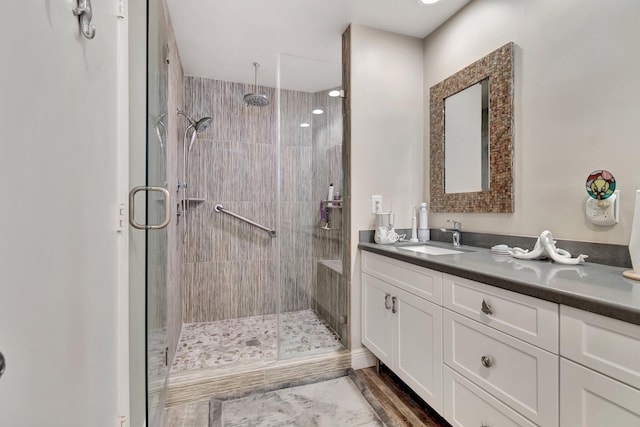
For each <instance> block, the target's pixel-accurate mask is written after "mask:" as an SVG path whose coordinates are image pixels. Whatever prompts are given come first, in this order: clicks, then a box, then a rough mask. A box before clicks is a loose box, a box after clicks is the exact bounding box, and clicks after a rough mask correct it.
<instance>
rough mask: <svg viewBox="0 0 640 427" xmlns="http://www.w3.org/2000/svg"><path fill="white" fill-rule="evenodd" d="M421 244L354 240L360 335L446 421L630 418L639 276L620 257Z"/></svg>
mask: <svg viewBox="0 0 640 427" xmlns="http://www.w3.org/2000/svg"><path fill="white" fill-rule="evenodd" d="M429 246H432V247H436V248H440V249H441V250H435V251H430V250H427V251H426V253H425V252H419V251H415V250H408V249H407V248H403V247H402V246H401V245H376V244H373V243H360V245H359V249H360V250H361V263H362V343H363V345H364V346H365V347H367V348H368V349H369V350H370V351H371V352H372V353H373V354H374V355H375V356H376V357H377V358H378V359H379V360H380V361H381V362H383V363H384V364H386V365H387V366H388V367H389V368H390V369H391V370H392V371H393V372H394V373H395V374H396V375H397V376H398V377H399V378H401V379H402V380H403V381H404V382H405V383H406V384H407V385H408V386H409V387H411V388H412V389H413V391H414V392H415V393H416V394H418V395H419V396H420V397H421V398H422V399H424V400H425V402H427V403H428V404H429V405H430V406H431V407H432V408H433V409H434V410H436V411H437V412H438V413H439V414H441V415H442V416H443V417H444V418H445V419H446V420H447V421H448V422H449V423H451V424H452V425H454V426H464V427H472V426H473V427H480V426H487V427H489V426H491V427H495V426H536V425H537V426H550V427H554V426H562V427H565V426H566V427H570V426H571V427H572V426H593V427H596V426H609V425H611V426H613V425H615V426H640V284H637V283H635V282H632V281H630V280H627V279H624V278H623V277H622V275H621V272H622V271H623V270H624V269H623V268H618V267H609V266H605V265H598V264H589V263H587V264H585V265H578V266H573V265H572V266H569V265H559V264H554V263H551V262H545V261H529V260H518V259H514V258H512V257H510V256H503V255H495V254H492V253H491V252H490V251H489V250H488V249H484V248H474V247H462V248H460V249H459V251H453V253H451V252H447V251H448V250H451V249H458V248H452V246H451V245H446V244H438V243H435V242H434V243H433V244H430V245H429ZM430 252H431V253H430Z"/></svg>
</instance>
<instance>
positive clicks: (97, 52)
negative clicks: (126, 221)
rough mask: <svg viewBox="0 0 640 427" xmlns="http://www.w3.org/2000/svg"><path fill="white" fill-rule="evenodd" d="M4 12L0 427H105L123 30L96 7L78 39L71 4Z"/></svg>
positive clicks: (111, 380)
mask: <svg viewBox="0 0 640 427" xmlns="http://www.w3.org/2000/svg"><path fill="white" fill-rule="evenodd" d="M4 5H5V7H6V8H5V12H3V13H2V14H0V29H1V30H0V31H1V34H2V37H0V50H1V51H2V53H3V64H4V67H3V69H2V72H1V73H0V75H1V78H0V94H1V97H2V102H0V127H1V128H2V129H3V133H2V141H1V142H0V147H2V154H1V155H0V181H1V182H2V183H3V184H4V186H3V204H2V209H0V223H1V224H2V225H3V229H2V237H1V238H0V271H1V272H2V279H1V284H0V351H2V352H3V353H4V356H5V357H6V359H7V370H6V372H5V373H4V375H3V376H2V378H0V425H2V426H29V427H30V426H48V427H63V426H64V427H68V426H73V427H76V426H92V427H113V426H115V425H116V421H117V416H118V415H119V414H120V412H119V410H118V409H119V408H118V398H119V386H120V384H119V380H120V379H121V377H120V376H119V373H120V371H119V369H120V368H121V367H120V366H119V365H118V364H119V362H120V359H119V353H118V352H119V351H120V347H119V345H120V343H119V342H118V338H119V332H120V331H119V329H118V327H119V326H121V320H122V319H118V314H119V313H120V311H119V308H120V307H118V303H119V301H120V300H119V297H120V295H119V290H120V289H122V286H121V285H122V283H119V280H120V279H121V276H120V275H119V267H120V265H119V261H120V255H121V253H120V252H119V251H120V250H121V249H122V244H121V243H122V240H123V238H122V235H121V234H119V233H118V232H117V231H116V212H117V211H116V207H117V205H118V203H119V202H120V201H121V200H120V198H119V195H120V190H121V188H120V187H121V186H122V185H123V182H125V181H126V173H125V174H124V176H123V174H122V173H121V172H122V167H123V165H121V164H119V162H120V161H121V157H122V156H121V155H122V153H121V152H120V151H119V150H120V149H121V148H122V146H123V143H124V144H125V145H126V141H122V140H121V139H120V137H121V136H122V135H121V131H122V126H125V124H123V123H121V122H120V119H121V117H119V114H118V109H119V107H120V105H119V104H118V102H119V101H120V99H119V95H120V93H119V88H121V86H120V84H121V83H122V81H121V80H120V78H119V77H118V66H120V65H121V64H122V63H121V59H122V58H121V57H119V54H120V51H119V48H120V46H119V44H118V42H119V40H118V32H119V31H120V30H121V28H120V21H119V20H118V18H117V17H116V16H115V8H114V7H113V4H107V3H105V2H94V13H93V24H94V25H95V26H96V28H97V31H96V37H95V38H94V39H92V40H87V39H85V38H84V37H82V36H81V35H80V34H79V31H78V20H77V19H76V18H74V17H73V15H72V14H71V7H72V5H71V2H67V1H62V2H11V4H9V3H8V2H5V3H4ZM8 8H10V9H11V12H12V13H8ZM21 17H28V19H24V18H22V19H21ZM25 22H28V28H26V27H25Z"/></svg>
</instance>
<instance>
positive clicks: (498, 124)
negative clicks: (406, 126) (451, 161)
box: [427, 42, 514, 213]
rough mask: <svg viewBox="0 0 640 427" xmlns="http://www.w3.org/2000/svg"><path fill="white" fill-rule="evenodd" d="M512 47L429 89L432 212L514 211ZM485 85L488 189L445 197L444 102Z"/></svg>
mask: <svg viewBox="0 0 640 427" xmlns="http://www.w3.org/2000/svg"><path fill="white" fill-rule="evenodd" d="M513 51H514V44H513V42H510V43H507V44H505V45H504V46H502V47H500V48H499V49H496V50H495V51H493V52H491V53H490V54H488V55H487V56H485V57H483V58H481V59H479V60H478V61H476V62H474V63H473V64H471V65H469V66H467V67H465V68H464V69H462V70H460V71H458V72H457V73H455V74H453V75H452V76H450V77H448V78H446V79H445V80H443V81H442V82H440V83H438V84H436V85H434V86H432V87H431V90H430V124H431V140H430V155H431V167H430V183H427V185H429V188H430V193H431V197H430V200H431V211H432V212H476V213H479V212H493V213H512V212H513V198H514V196H513ZM486 79H488V80H489V123H488V131H489V189H488V190H487V191H476V192H467V193H445V168H444V165H445V108H444V106H445V99H446V98H447V97H449V96H451V95H454V94H456V93H458V92H460V91H462V90H464V89H466V88H468V87H470V86H472V85H475V84H477V83H479V82H482V81H483V80H486Z"/></svg>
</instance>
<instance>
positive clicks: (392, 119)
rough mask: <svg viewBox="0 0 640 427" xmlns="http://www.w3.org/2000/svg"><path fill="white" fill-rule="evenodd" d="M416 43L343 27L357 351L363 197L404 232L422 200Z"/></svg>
mask: <svg viewBox="0 0 640 427" xmlns="http://www.w3.org/2000/svg"><path fill="white" fill-rule="evenodd" d="M422 55H423V52H422V40H420V39H416V38H413V37H407V36H402V35H398V34H393V33H389V32H386V31H381V30H376V29H373V28H369V27H365V26H362V25H352V26H351V82H352V85H351V93H350V96H351V235H352V239H351V263H352V266H351V267H352V269H351V271H352V272H353V274H352V278H351V281H352V283H351V319H352V323H351V330H352V337H351V344H352V349H357V348H359V347H360V346H361V344H360V266H359V265H360V257H359V256H358V249H357V246H358V231H359V230H365V229H372V228H373V225H374V216H373V215H372V214H371V195H372V194H381V195H382V196H383V207H384V210H389V209H393V211H394V212H396V213H397V216H396V223H397V224H396V225H397V227H410V226H411V209H412V207H413V206H415V205H416V204H418V203H419V202H420V201H421V200H419V198H420V197H421V194H422V193H423V188H424V186H423V178H422V177H423V148H422V147H423V144H422V141H423V122H424V110H423V61H422Z"/></svg>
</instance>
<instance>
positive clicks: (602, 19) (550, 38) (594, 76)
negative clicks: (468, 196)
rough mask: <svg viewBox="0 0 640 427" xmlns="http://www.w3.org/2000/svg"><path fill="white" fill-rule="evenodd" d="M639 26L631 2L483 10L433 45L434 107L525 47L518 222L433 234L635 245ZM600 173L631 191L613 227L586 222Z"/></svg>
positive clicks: (429, 80)
mask: <svg viewBox="0 0 640 427" xmlns="http://www.w3.org/2000/svg"><path fill="white" fill-rule="evenodd" d="M638 17H640V2H638V1H632V0H616V1H609V2H603V1H595V0H588V1H585V0H563V1H560V2H559V1H556V0H537V1H528V0H477V1H474V2H471V3H470V4H469V5H468V6H466V7H465V8H464V9H463V10H462V11H461V12H459V13H458V14H457V15H455V16H454V17H453V18H452V19H450V20H449V21H447V22H446V23H445V24H444V25H443V26H442V27H441V28H440V29H438V30H437V31H436V32H435V33H433V34H432V35H430V36H429V37H427V38H426V39H425V43H424V76H425V79H424V87H425V91H426V92H425V93H426V97H425V102H428V99H429V98H428V93H429V88H430V87H431V86H433V85H434V84H436V83H438V82H440V81H442V80H443V79H445V78H446V77H448V76H449V75H451V74H453V73H455V72H456V71H458V70H460V69H461V68H463V67H465V66H466V65H468V64H470V63H472V62H473V61H475V60H477V59H479V58H481V57H482V56H484V55H486V54H487V53H489V52H491V51H493V50H495V49H497V48H498V47H500V46H502V45H503V44H505V43H506V42H509V41H513V42H515V45H516V51H515V212H514V213H513V214H458V213H439V214H431V217H430V225H431V226H432V227H442V226H444V225H445V220H446V219H448V218H453V219H456V220H459V221H462V223H463V227H462V228H463V230H468V231H476V232H488V233H500V234H513V235H531V236H536V235H539V234H540V232H541V231H543V230H545V229H549V230H551V231H552V232H553V233H554V236H555V237H557V238H561V239H570V240H582V241H594V242H603V243H614V244H623V245H626V244H628V241H629V234H630V230H631V225H632V224H631V218H632V213H633V206H634V200H635V190H636V189H639V188H640V173H638V165H637V163H638V158H639V157H640V141H639V135H640V120H639V119H638V117H639V113H640V101H638V100H639V99H640V79H639V78H638V70H639V69H640V54H638V40H640V25H638V22H639V21H638ZM402 78H403V77H401V75H398V77H397V80H398V81H400V80H402ZM354 80H355V79H354ZM425 105H426V108H425V111H427V112H428V104H425ZM428 144H429V122H428V121H426V123H425V147H428ZM376 150H379V151H381V152H382V151H384V152H386V150H387V149H386V147H385V148H379V147H376ZM425 156H426V157H427V158H428V152H426V153H425ZM356 158H357V157H356ZM427 164H428V162H427ZM596 169H607V170H609V171H611V172H612V173H613V174H614V176H615V177H616V180H617V184H618V188H619V189H620V190H621V196H622V199H621V200H622V203H621V208H622V211H621V216H620V223H619V224H618V225H615V226H613V227H597V226H594V225H591V224H590V223H587V221H586V218H585V215H584V201H585V199H586V197H587V193H586V191H585V188H584V182H585V180H586V178H587V175H588V174H589V173H590V172H591V171H593V170H596ZM428 176H429V168H428V166H427V167H426V168H425V177H427V178H425V180H427V179H428ZM354 194H355V192H354ZM425 196H426V197H427V199H428V196H429V189H428V186H427V187H426V188H425ZM357 215H361V214H360V213H358V212H357V211H356V212H354V216H356V217H357Z"/></svg>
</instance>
